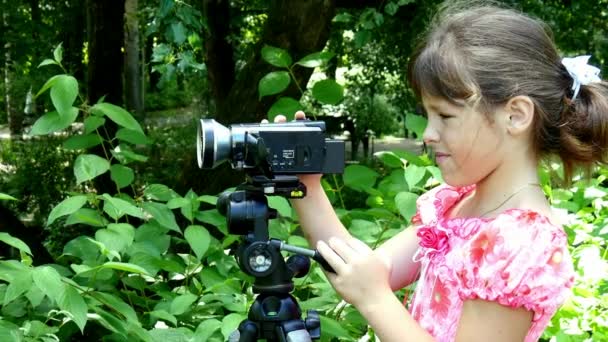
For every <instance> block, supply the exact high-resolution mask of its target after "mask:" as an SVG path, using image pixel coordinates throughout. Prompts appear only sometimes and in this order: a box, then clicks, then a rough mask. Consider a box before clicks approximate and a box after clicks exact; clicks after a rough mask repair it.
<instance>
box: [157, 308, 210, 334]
mask: <svg viewBox="0 0 608 342" xmlns="http://www.w3.org/2000/svg"><path fill="white" fill-rule="evenodd" d="M150 316H152V317H155V318H158V319H162V320H163V321H166V322H170V323H173V325H174V326H177V318H175V316H173V315H172V314H170V313H168V312H167V311H165V310H154V311H152V312H150ZM205 321H206V320H205ZM196 341H205V340H196Z"/></svg>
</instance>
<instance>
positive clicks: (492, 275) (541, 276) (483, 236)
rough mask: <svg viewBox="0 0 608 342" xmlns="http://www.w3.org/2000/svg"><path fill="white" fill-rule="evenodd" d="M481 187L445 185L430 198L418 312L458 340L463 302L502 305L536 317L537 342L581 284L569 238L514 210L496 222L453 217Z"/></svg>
mask: <svg viewBox="0 0 608 342" xmlns="http://www.w3.org/2000/svg"><path fill="white" fill-rule="evenodd" d="M474 189H475V186H474V185H472V186H467V187H462V188H454V187H451V186H448V185H441V186H438V187H437V188H434V189H432V190H431V191H429V192H427V193H425V194H424V195H422V196H421V197H420V198H419V199H418V201H417V207H418V211H417V213H416V215H415V216H414V218H413V219H412V222H413V223H414V224H416V225H417V226H418V228H417V229H418V236H420V238H421V241H420V247H419V249H418V252H417V253H416V255H415V257H414V259H415V260H416V261H418V260H419V261H420V267H421V268H420V269H421V273H420V274H421V276H420V279H419V280H418V284H417V285H416V290H415V293H414V297H413V298H412V302H411V303H410V304H411V305H410V312H411V313H412V316H413V317H414V319H415V320H416V321H417V322H418V323H419V324H420V325H421V326H422V327H423V328H424V329H426V330H427V331H428V332H429V333H430V334H431V335H433V336H434V337H435V339H436V340H437V341H440V342H448V341H450V342H451V341H454V339H455V337H456V331H457V329H458V321H459V318H460V315H461V312H462V306H463V302H464V301H465V300H468V299H478V298H479V299H484V300H488V301H496V302H498V303H500V304H502V305H505V306H508V307H511V308H520V307H523V308H525V309H527V310H530V311H532V312H533V313H534V315H533V319H532V326H531V327H530V330H529V331H528V334H527V336H526V339H525V342H532V341H537V340H538V339H539V338H540V336H541V335H542V333H543V331H544V330H545V327H546V326H547V324H548V323H549V321H550V320H551V317H552V316H553V314H554V313H555V311H557V309H558V308H559V307H560V306H561V304H562V303H563V302H564V301H565V300H566V299H567V297H568V296H569V294H570V292H571V291H570V288H571V287H572V283H573V280H574V270H573V267H572V260H571V258H570V254H569V252H568V248H567V244H568V241H567V239H566V234H565V233H564V231H563V230H562V228H561V227H557V226H555V225H553V224H551V223H550V222H549V220H548V219H547V217H545V216H543V215H541V214H539V213H537V212H535V211H531V210H523V209H509V210H507V211H504V212H503V213H501V214H499V215H498V216H497V217H495V218H449V211H450V209H451V208H452V207H454V206H455V205H456V204H457V203H458V202H459V201H460V200H461V199H463V198H464V197H465V196H466V195H467V194H469V193H470V192H471V191H473V190H474Z"/></svg>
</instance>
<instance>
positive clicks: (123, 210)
mask: <svg viewBox="0 0 608 342" xmlns="http://www.w3.org/2000/svg"><path fill="white" fill-rule="evenodd" d="M101 197H102V198H103V199H104V200H105V201H106V204H107V203H108V202H109V204H111V206H112V207H113V208H112V209H114V210H115V212H114V213H115V214H116V217H114V218H115V219H118V218H120V217H122V216H123V215H125V214H126V215H129V216H133V217H137V218H141V219H143V218H144V217H145V214H144V212H143V211H142V209H141V208H139V207H137V206H135V205H133V204H131V203H129V202H127V201H125V200H123V199H120V198H117V197H112V196H110V195H108V194H103V195H102V196H101ZM105 210H106V209H105V208H104V211H105Z"/></svg>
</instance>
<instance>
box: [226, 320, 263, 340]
mask: <svg viewBox="0 0 608 342" xmlns="http://www.w3.org/2000/svg"><path fill="white" fill-rule="evenodd" d="M257 339H258V327H257V325H256V324H255V323H253V322H251V321H250V320H244V321H242V322H241V324H239V328H238V329H237V330H235V331H233V332H232V333H231V334H230V336H229V337H228V341H229V342H252V341H257Z"/></svg>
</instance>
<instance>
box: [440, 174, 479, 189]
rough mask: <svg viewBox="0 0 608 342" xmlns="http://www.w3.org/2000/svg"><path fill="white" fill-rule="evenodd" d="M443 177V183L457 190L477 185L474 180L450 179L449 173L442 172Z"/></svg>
mask: <svg viewBox="0 0 608 342" xmlns="http://www.w3.org/2000/svg"><path fill="white" fill-rule="evenodd" d="M441 176H442V177H443V182H444V183H445V184H447V185H449V186H452V187H455V188H461V187H463V186H469V185H474V184H476V183H477V182H475V181H474V180H472V179H463V178H460V177H450V174H449V173H444V172H441Z"/></svg>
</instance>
